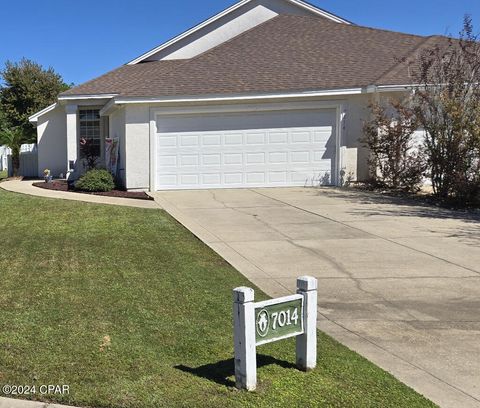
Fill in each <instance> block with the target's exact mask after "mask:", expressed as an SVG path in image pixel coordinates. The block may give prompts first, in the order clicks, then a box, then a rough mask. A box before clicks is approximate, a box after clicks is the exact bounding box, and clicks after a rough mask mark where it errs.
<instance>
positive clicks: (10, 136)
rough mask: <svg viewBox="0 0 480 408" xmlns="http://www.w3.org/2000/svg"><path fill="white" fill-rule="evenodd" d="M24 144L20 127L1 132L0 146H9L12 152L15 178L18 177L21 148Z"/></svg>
mask: <svg viewBox="0 0 480 408" xmlns="http://www.w3.org/2000/svg"><path fill="white" fill-rule="evenodd" d="M22 144H23V133H22V130H21V129H20V128H18V127H16V128H6V129H3V130H1V131H0V145H5V146H8V147H9V148H10V149H11V150H12V167H13V176H14V177H15V176H17V175H18V169H19V167H20V148H21V146H22Z"/></svg>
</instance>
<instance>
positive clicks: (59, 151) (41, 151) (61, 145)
mask: <svg viewBox="0 0 480 408" xmlns="http://www.w3.org/2000/svg"><path fill="white" fill-rule="evenodd" d="M37 143H38V176H39V177H42V176H43V170H45V169H50V170H51V172H52V176H54V177H58V176H59V175H60V174H62V173H63V175H65V174H66V172H67V121H66V115H65V108H64V107H57V108H55V109H54V110H52V111H51V112H48V113H47V114H45V115H43V116H41V117H40V118H39V119H38V124H37Z"/></svg>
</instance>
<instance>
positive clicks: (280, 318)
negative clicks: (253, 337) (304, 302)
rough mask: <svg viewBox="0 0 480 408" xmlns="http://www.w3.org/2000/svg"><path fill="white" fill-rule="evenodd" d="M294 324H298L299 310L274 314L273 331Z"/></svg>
mask: <svg viewBox="0 0 480 408" xmlns="http://www.w3.org/2000/svg"><path fill="white" fill-rule="evenodd" d="M292 322H293V323H294V324H295V325H296V324H297V322H298V308H295V309H293V313H292V311H291V309H288V310H282V311H281V312H273V313H272V329H273V330H276V329H277V326H278V327H285V326H291V325H292Z"/></svg>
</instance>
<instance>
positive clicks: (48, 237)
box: [0, 189, 434, 408]
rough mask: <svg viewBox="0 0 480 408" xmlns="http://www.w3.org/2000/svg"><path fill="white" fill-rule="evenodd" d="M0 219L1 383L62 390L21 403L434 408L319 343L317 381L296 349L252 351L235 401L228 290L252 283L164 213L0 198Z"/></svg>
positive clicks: (326, 342)
mask: <svg viewBox="0 0 480 408" xmlns="http://www.w3.org/2000/svg"><path fill="white" fill-rule="evenodd" d="M0 214H1V215H0V230H1V231H2V238H1V239H2V241H1V243H0V248H1V250H0V310H1V313H0V386H1V385H3V384H23V385H27V384H28V385H34V384H36V385H37V386H39V385H41V384H68V385H70V394H69V395H64V396H58V395H57V396H53V395H47V396H41V395H36V396H35V397H33V396H30V398H32V399H40V400H45V401H56V402H60V403H64V404H71V405H78V406H90V407H142V408H147V407H222V408H223V407H277V406H278V407H382V408H384V407H396V408H397V407H432V406H434V405H433V404H432V403H431V402H429V401H427V400H426V399H424V398H423V397H422V396H420V395H418V394H417V393H415V392H414V391H412V390H411V389H410V388H408V387H407V386H405V385H404V384H402V383H400V382H399V381H397V380H396V379H394V378H393V377H392V376H391V375H389V374H387V373H385V372H384V371H382V370H381V369H379V368H378V367H376V366H375V365H373V364H371V363H370V362H368V361H367V360H365V359H364V358H362V357H360V356H359V355H357V354H355V353H353V352H352V351H350V350H348V349H347V348H345V347H344V346H342V345H340V344H338V343H337V342H335V341H334V340H332V339H331V338H330V337H328V336H326V335H324V334H322V333H319V357H318V368H317V369H316V370H314V371H312V372H309V373H303V372H300V371H298V370H296V369H295V368H294V367H293V365H292V363H293V361H294V353H295V350H294V341H293V340H288V341H283V342H278V343H275V344H271V345H268V346H262V347H260V348H259V349H258V353H259V364H260V365H261V367H260V368H259V370H258V378H259V387H258V390H257V391H256V392H254V393H247V392H240V391H237V390H236V389H235V388H234V387H232V378H233V362H232V360H231V358H232V354H233V344H232V333H231V332H232V322H231V319H232V317H231V307H232V305H231V299H232V294H231V290H232V288H234V287H236V286H240V285H249V282H248V281H247V280H246V279H245V278H244V277H243V276H241V275H240V274H239V273H238V272H237V271H236V270H235V269H233V268H232V267H231V266H229V265H228V264H227V263H226V262H225V261H223V260H222V259H221V258H220V257H218V256H217V255H216V254H215V253H214V252H212V251H211V250H210V249H209V248H207V247H206V246H205V245H204V244H202V243H201V242H200V241H198V240H197V239H196V238H195V237H194V236H192V235H191V234H190V233H189V232H188V231H187V230H185V229H184V228H183V227H181V226H180V225H179V224H178V223H176V222H175V221H174V220H173V219H172V218H170V217H169V216H168V215H167V214H166V213H165V212H163V211H154V210H141V209H132V208H120V207H113V206H112V207H108V206H99V205H91V204H83V203H72V202H66V201H60V200H58V201H55V200H47V199H41V198H33V197H27V196H22V195H17V194H12V193H7V192H5V191H3V190H1V189H0ZM257 298H258V299H262V298H265V295H264V294H262V293H261V292H260V291H257ZM105 336H109V337H110V339H111V344H110V345H104V347H103V349H102V343H103V342H104V337H105ZM107 343H108V342H107Z"/></svg>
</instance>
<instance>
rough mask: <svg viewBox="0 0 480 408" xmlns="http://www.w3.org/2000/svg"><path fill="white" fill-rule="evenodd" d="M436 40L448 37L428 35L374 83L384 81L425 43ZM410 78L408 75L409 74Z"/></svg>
mask: <svg viewBox="0 0 480 408" xmlns="http://www.w3.org/2000/svg"><path fill="white" fill-rule="evenodd" d="M438 38H442V39H443V38H448V37H445V36H443V35H430V36H428V37H425V39H424V40H423V41H421V42H419V43H418V44H417V45H416V46H415V47H414V48H413V49H412V50H411V51H410V52H408V53H407V54H405V55H404V56H403V57H402V58H401V60H399V61H398V62H397V63H395V64H394V65H393V66H392V67H391V68H389V69H387V70H386V71H385V72H384V73H383V74H382V75H380V76H379V77H378V78H377V79H376V80H375V83H378V82H380V81H382V79H384V78H385V77H386V76H387V75H389V74H391V73H393V72H395V70H397V69H398V68H400V66H401V65H402V64H404V63H405V62H407V61H408V60H409V59H410V58H411V57H412V56H413V55H414V54H415V53H416V52H417V51H419V50H420V49H422V48H423V47H424V46H425V45H426V44H427V43H429V42H430V41H431V40H433V39H438ZM409 76H410V74H409Z"/></svg>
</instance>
